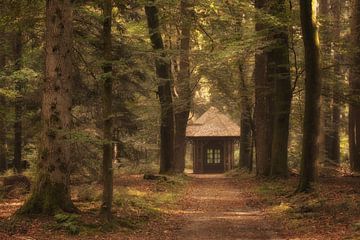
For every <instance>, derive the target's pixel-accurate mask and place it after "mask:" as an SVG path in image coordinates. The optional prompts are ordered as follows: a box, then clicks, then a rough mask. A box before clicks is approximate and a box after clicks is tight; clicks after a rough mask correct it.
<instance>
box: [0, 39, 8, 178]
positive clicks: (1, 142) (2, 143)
mask: <svg viewBox="0 0 360 240" xmlns="http://www.w3.org/2000/svg"><path fill="white" fill-rule="evenodd" d="M2 33H3V32H0V77H1V75H2V74H1V72H3V71H4V68H5V64H6V62H5V61H6V59H5V54H4V52H5V49H4V46H5V41H4V40H5V39H4V38H3V37H2V36H3V35H2ZM2 85H3V83H2V81H1V80H0V87H2ZM5 106H6V102H5V97H4V96H2V95H1V94H0V173H1V172H4V171H5V170H6V169H7V159H6V114H5Z"/></svg>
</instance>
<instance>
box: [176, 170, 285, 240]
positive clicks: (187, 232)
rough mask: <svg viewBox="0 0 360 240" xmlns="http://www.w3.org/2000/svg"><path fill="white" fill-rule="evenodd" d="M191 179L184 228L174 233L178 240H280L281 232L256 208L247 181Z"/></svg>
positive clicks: (184, 205)
mask: <svg viewBox="0 0 360 240" xmlns="http://www.w3.org/2000/svg"><path fill="white" fill-rule="evenodd" d="M192 177H193V180H192V182H191V184H190V187H189V190H188V192H187V193H186V197H185V199H183V201H182V204H181V205H182V208H183V209H182V210H183V225H182V226H180V227H179V230H178V231H179V232H178V233H175V236H177V239H188V240H191V239H222V240H225V239H281V237H279V236H278V234H277V231H279V229H277V230H276V229H274V227H273V226H272V225H271V224H269V223H268V221H267V219H266V217H265V215H264V214H263V212H262V211H261V209H257V208H256V205H257V204H256V202H254V200H253V199H254V196H253V194H252V193H250V192H247V189H246V185H247V183H246V180H245V182H243V183H239V180H236V179H233V178H227V177H225V176H224V175H192ZM240 186H241V188H240ZM255 201H256V200H255Z"/></svg>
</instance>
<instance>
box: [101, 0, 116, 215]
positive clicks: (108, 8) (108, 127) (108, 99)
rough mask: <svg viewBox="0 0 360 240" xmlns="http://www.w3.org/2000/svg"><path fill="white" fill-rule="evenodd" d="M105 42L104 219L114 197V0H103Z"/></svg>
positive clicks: (102, 210)
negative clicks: (112, 33)
mask: <svg viewBox="0 0 360 240" xmlns="http://www.w3.org/2000/svg"><path fill="white" fill-rule="evenodd" d="M103 17H104V22H103V36H102V37H103V44H104V63H103V66H102V68H103V71H104V90H103V91H104V92H103V117H104V120H103V121H104V122H103V124H104V126H103V128H104V133H103V134H104V137H103V138H104V139H103V140H104V144H103V166H102V167H103V197H102V204H101V213H100V214H101V216H102V218H103V220H105V221H110V220H111V218H112V214H111V208H112V199H113V166H112V160H113V157H112V155H113V149H112V62H111V61H112V41H111V38H112V35H111V26H112V0H105V1H103Z"/></svg>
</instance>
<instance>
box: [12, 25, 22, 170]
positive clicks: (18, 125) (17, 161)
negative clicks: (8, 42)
mask: <svg viewBox="0 0 360 240" xmlns="http://www.w3.org/2000/svg"><path fill="white" fill-rule="evenodd" d="M18 28H20V27H18ZM22 38H23V37H22V32H21V30H20V29H17V30H16V31H15V33H14V34H13V39H12V42H13V56H14V63H15V64H14V70H15V71H20V70H21V68H22V58H23V56H22V55H23V39H22ZM22 85H23V84H22V81H21V79H17V81H16V86H15V87H16V91H17V97H16V99H15V123H14V162H13V166H14V170H15V171H16V172H18V173H19V172H21V170H22V169H21V158H22V135H23V134H22V111H23V106H22V105H23V102H22V96H21V93H22Z"/></svg>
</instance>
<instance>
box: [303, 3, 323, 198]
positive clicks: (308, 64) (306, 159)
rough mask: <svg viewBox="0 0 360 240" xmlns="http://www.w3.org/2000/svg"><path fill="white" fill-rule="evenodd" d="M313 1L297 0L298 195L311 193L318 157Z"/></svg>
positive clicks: (318, 79)
mask: <svg viewBox="0 0 360 240" xmlns="http://www.w3.org/2000/svg"><path fill="white" fill-rule="evenodd" d="M315 5H316V1H314V0H300V16H301V27H302V35H303V41H304V49H305V71H306V75H305V78H306V80H305V113H304V130H303V131H304V136H303V148H302V159H301V170H300V183H299V187H298V191H299V192H306V191H309V190H311V188H312V182H314V180H315V175H316V163H317V160H318V157H319V132H320V110H321V109H320V103H321V98H320V96H321V77H320V47H319V35H318V29H317V22H316V12H315V9H316V6H315Z"/></svg>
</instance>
